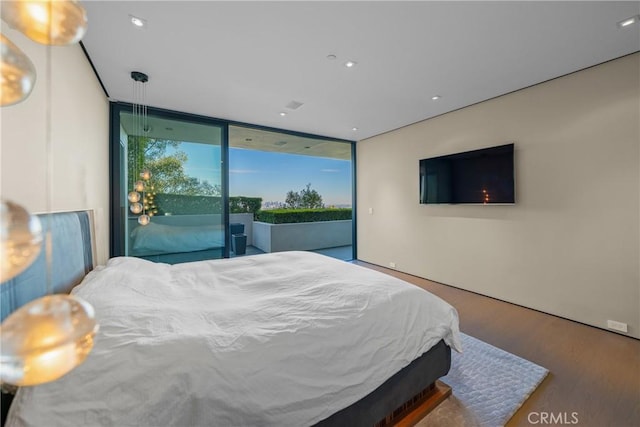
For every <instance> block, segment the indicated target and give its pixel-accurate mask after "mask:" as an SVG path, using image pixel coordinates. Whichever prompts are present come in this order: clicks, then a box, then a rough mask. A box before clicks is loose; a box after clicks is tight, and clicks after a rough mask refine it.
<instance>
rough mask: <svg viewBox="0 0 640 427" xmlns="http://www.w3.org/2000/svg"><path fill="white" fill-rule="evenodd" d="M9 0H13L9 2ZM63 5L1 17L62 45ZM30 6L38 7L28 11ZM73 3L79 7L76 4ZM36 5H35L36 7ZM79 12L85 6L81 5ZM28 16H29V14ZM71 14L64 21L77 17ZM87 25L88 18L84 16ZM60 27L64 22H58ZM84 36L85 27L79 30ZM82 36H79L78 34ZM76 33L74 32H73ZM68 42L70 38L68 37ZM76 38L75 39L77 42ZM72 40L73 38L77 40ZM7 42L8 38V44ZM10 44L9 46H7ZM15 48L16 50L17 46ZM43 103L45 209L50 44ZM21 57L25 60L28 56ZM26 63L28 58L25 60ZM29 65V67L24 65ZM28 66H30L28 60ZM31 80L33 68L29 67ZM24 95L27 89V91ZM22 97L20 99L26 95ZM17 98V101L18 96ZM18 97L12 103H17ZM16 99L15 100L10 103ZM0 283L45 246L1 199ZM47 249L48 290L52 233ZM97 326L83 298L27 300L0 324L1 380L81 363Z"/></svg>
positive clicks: (24, 380) (48, 376)
mask: <svg viewBox="0 0 640 427" xmlns="http://www.w3.org/2000/svg"><path fill="white" fill-rule="evenodd" d="M9 3H11V4H9ZM62 3H73V4H75V3H76V2H58V1H47V2H32V1H19V2H13V1H12V2H9V1H3V2H2V17H3V19H5V20H6V21H7V22H8V23H10V24H12V25H13V26H15V27H16V28H18V29H19V30H20V31H22V32H23V33H25V34H26V35H27V36H29V37H30V38H32V39H33V40H35V41H39V42H42V41H40V40H39V39H38V37H36V35H37V34H40V33H42V32H43V31H44V33H45V35H49V37H48V38H47V37H45V40H47V41H48V43H47V44H61V43H60V41H61V40H62V37H63V36H64V35H65V34H67V33H68V31H66V30H65V31H63V30H61V29H60V28H62V27H60V28H59V27H58V25H59V24H60V22H61V21H63V20H64V19H66V18H64V17H63V15H61V14H60V11H61V10H67V11H68V10H71V9H68V5H67V6H64V5H63V4H62ZM31 6H33V7H34V8H36V9H29V7H31ZM75 6H77V5H75ZM38 8H39V9H38ZM23 9H24V10H27V9H29V10H30V11H31V12H34V11H35V10H39V12H37V13H36V12H34V13H36V14H35V15H34V16H35V18H43V17H44V18H47V19H48V21H47V23H46V26H45V27H44V29H43V28H42V27H40V23H38V22H39V21H38V20H37V19H36V21H38V22H36V21H32V20H30V19H29V17H28V16H27V15H22V14H20V13H18V12H20V11H22V10H23ZM82 14H84V10H83V9H82ZM29 16H31V15H29ZM73 16H75V15H73V14H71V15H70V17H69V18H68V19H70V20H71V21H74V20H77V19H76V18H77V16H76V18H74V17H73ZM84 23H85V24H84V27H85V28H86V17H84ZM60 25H62V24H60ZM82 34H84V29H83V30H82ZM82 34H80V36H79V37H81V36H82ZM76 35H77V32H76ZM5 40H6V38H5V37H4V36H2V66H3V68H2V89H3V93H2V101H3V102H2V105H3V106H4V105H10V104H8V103H7V104H5V102H4V101H5V92H4V89H5V77H7V76H10V75H11V74H9V73H5V70H6V69H5V63H9V64H11V63H15V61H13V62H11V61H10V58H11V56H10V54H9V53H6V54H5V52H9V51H5ZM69 40H71V39H69ZM78 40H79V38H78V39H77V40H75V41H78ZM75 41H74V42H75ZM9 43H10V42H9ZM9 47H11V46H9ZM16 49H17V48H16ZM46 53H47V73H46V80H47V88H48V90H47V106H46V123H47V124H46V151H47V159H48V160H47V176H48V178H49V179H47V181H46V182H47V187H46V188H47V190H46V195H47V196H46V198H47V211H48V212H50V211H51V204H52V203H51V195H52V192H51V188H50V186H51V182H52V179H51V159H52V156H51V153H52V141H51V115H52V111H51V62H52V61H51V48H50V47H49V48H48V49H47V52H46ZM25 59H26V60H27V61H28V58H26V56H25ZM28 63H29V64H30V63H31V61H28ZM27 68H28V67H27ZM31 68H33V65H32V64H31ZM32 74H33V80H35V71H33V73H32ZM26 95H28V93H27V94H26ZM26 95H25V96H23V97H22V98H20V99H24V97H26ZM20 99H19V100H20ZM19 100H18V101H16V102H19ZM14 103H15V102H14ZM0 214H1V221H0V250H1V252H0V260H1V262H0V266H1V269H0V283H5V282H6V281H7V280H9V279H11V278H13V277H15V276H16V275H18V274H20V273H21V272H22V271H24V270H25V269H26V268H27V266H29V265H30V264H31V263H32V262H33V261H34V260H35V259H36V257H37V255H38V253H39V252H40V251H41V247H42V245H43V233H42V226H41V224H40V222H39V220H38V219H37V217H35V216H33V215H31V214H29V213H28V212H27V211H26V210H25V209H24V208H23V207H21V206H19V205H17V204H16V203H13V202H9V201H0ZM44 237H45V238H46V239H47V241H46V242H45V244H44V247H45V248H46V267H47V271H46V280H47V290H48V293H49V294H51V281H52V266H51V262H52V259H51V247H52V245H51V241H50V239H51V234H50V233H48V234H46V235H45V236H44ZM97 330H98V324H97V323H96V320H95V315H94V310H93V307H91V305H90V304H89V303H87V302H86V301H84V300H82V299H81V298H78V297H75V296H71V295H63V294H56V295H48V296H45V297H41V298H38V299H36V300H33V301H31V302H30V303H28V304H25V305H23V306H22V307H20V308H18V309H17V310H15V311H14V312H13V313H11V315H9V316H8V317H7V318H6V319H5V320H4V321H3V322H2V324H1V325H0V383H7V384H12V385H17V386H24V385H36V384H42V383H46V382H49V381H53V380H55V379H57V378H60V377H61V376H62V375H64V374H66V373H67V372H69V371H71V370H72V369H74V368H75V367H76V366H78V365H79V364H81V363H82V362H83V361H84V360H85V358H86V357H87V355H88V354H89V352H90V351H91V349H92V348H93V337H94V336H95V334H96V332H97Z"/></svg>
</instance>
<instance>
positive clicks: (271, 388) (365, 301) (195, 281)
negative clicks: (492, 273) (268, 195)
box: [7, 252, 460, 426]
mask: <svg viewBox="0 0 640 427" xmlns="http://www.w3.org/2000/svg"><path fill="white" fill-rule="evenodd" d="M72 293H74V294H76V295H78V296H80V297H82V298H84V299H85V300H87V301H89V302H90V303H91V304H93V306H94V308H95V310H96V317H97V320H98V322H99V323H100V331H99V332H98V335H97V336H96V343H95V346H94V349H93V351H92V353H91V354H90V355H89V357H88V358H87V360H86V361H85V362H84V364H83V365H81V366H80V367H78V368H77V369H76V370H74V371H72V372H71V373H69V374H68V375H66V376H65V377H63V378H61V379H60V380H58V381H55V382H52V383H49V384H44V385H41V386H37V387H25V388H21V389H20V390H19V391H18V394H17V395H16V397H15V399H14V402H13V405H12V407H11V411H10V413H9V417H8V420H7V421H8V422H7V425H8V426H23V425H118V426H125V425H150V426H151V425H163V426H168V425H176V426H198V425H224V426H229V425H234V426H235V425H242V426H257V425H260V426H268V425H273V426H289V425H290V426H305V425H323V426H329V425H374V424H376V423H378V422H380V421H383V420H384V419H385V417H386V416H387V415H388V414H389V413H391V412H393V410H395V409H396V408H398V407H399V406H401V405H402V404H403V403H404V402H406V401H407V400H409V399H410V398H411V397H412V396H415V395H417V394H418V393H420V392H421V391H423V390H425V389H428V388H429V387H432V386H431V385H432V384H433V383H434V382H435V380H436V379H437V378H439V377H441V376H443V375H445V374H446V373H447V371H448V369H449V366H450V351H451V350H450V348H453V349H456V350H460V341H459V332H458V318H457V313H456V312H455V309H453V307H451V306H450V305H448V304H447V303H445V302H444V301H442V300H440V299H439V298H437V297H435V296H434V295H432V294H430V293H428V292H426V291H424V290H422V289H420V288H418V287H415V286H413V285H410V284H408V283H406V282H403V281H401V280H398V279H395V278H392V277H390V276H387V275H384V274H381V273H379V272H375V271H373V270H369V269H366V268H363V267H359V266H356V265H353V264H350V263H346V262H343V261H338V260H335V259H332V258H328V257H325V256H322V255H318V254H314V253H308V252H282V253H273V254H264V255H256V256H248V257H242V258H234V259H222V260H213V261H199V262H193V263H184V264H177V265H168V264H159V263H152V262H150V261H147V260H143V259H138V258H128V257H120V258H113V259H111V260H109V262H108V263H107V265H105V266H101V267H97V268H96V269H95V270H94V271H92V272H91V273H89V274H88V275H87V276H86V277H85V278H84V280H83V281H82V283H81V284H80V285H78V286H76V287H75V288H74V289H73V290H72Z"/></svg>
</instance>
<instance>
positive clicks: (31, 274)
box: [0, 211, 451, 427]
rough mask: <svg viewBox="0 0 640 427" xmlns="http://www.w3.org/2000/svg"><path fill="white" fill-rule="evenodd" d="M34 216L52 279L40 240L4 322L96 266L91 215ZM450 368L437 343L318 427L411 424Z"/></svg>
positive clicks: (444, 390) (445, 392)
mask: <svg viewBox="0 0 640 427" xmlns="http://www.w3.org/2000/svg"><path fill="white" fill-rule="evenodd" d="M38 216H39V218H40V220H41V222H42V225H43V231H45V233H50V236H51V239H50V241H51V260H52V262H51V273H52V274H51V277H50V278H47V259H46V251H45V247H46V243H45V242H43V247H42V251H41V253H40V254H39V256H38V258H37V259H36V261H35V262H34V263H33V264H32V265H31V266H30V267H29V268H27V270H25V271H24V272H23V273H21V274H20V275H18V276H17V277H15V278H13V279H11V280H9V281H7V282H5V283H3V284H2V285H1V286H0V302H1V319H2V320H4V319H5V318H6V317H7V316H8V315H9V314H10V313H11V312H13V311H14V310H16V309H17V308H19V307H21V306H22V305H24V304H26V303H28V302H29V301H31V300H34V299H36V298H39V297H41V296H44V295H46V294H48V293H67V292H69V291H70V290H71V289H72V288H73V287H74V286H75V285H77V284H78V283H80V281H82V279H83V278H84V276H85V275H86V274H87V273H88V272H89V271H91V270H92V269H93V267H94V259H95V245H94V243H93V242H94V239H93V238H92V237H93V229H94V225H93V211H78V212H61V213H54V214H43V215H38ZM45 241H46V239H45ZM49 279H50V285H49V284H48V280H49ZM49 288H50V290H49ZM450 366H451V349H450V348H449V346H448V345H446V344H445V343H444V341H440V342H439V343H438V344H436V345H435V346H434V347H433V348H431V349H430V350H429V351H428V352H426V353H425V354H423V355H422V356H420V357H419V358H418V359H416V360H414V361H413V362H412V363H411V364H409V365H408V366H407V367H405V368H404V369H402V370H401V371H399V372H398V373H396V374H395V375H394V376H393V377H391V378H389V379H388V380H387V381H386V382H385V383H383V384H382V385H381V386H380V387H378V388H377V389H376V390H374V391H373V392H371V393H370V394H369V395H367V396H365V397H364V398H362V399H361V400H359V401H358V402H355V403H354V404H352V405H350V406H348V407H347V408H345V409H343V410H341V411H339V412H337V413H335V414H333V415H332V416H330V417H328V418H326V419H325V420H323V421H321V422H319V423H318V424H316V426H318V427H332V426H344V425H349V426H376V427H386V426H390V425H399V426H411V425H414V424H416V423H417V422H418V421H419V420H420V419H422V418H423V417H424V416H425V415H426V414H427V413H428V412H429V411H430V410H431V409H433V408H435V407H436V406H437V405H438V404H439V403H440V402H442V401H443V400H444V399H446V398H447V397H448V396H449V395H450V394H451V389H450V388H449V387H448V386H446V385H444V384H442V383H441V382H439V381H437V380H438V378H440V377H442V376H444V375H446V374H447V373H448V372H449V368H450ZM10 401H11V396H9V395H7V394H5V393H2V425H4V421H5V419H6V411H7V410H8V407H9V404H10Z"/></svg>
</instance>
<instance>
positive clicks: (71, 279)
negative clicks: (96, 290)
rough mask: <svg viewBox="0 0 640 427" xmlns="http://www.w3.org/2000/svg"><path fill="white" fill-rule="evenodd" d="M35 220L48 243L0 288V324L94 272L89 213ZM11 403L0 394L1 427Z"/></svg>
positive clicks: (73, 213) (5, 393)
mask: <svg viewBox="0 0 640 427" xmlns="http://www.w3.org/2000/svg"><path fill="white" fill-rule="evenodd" d="M38 218H39V219H40V222H41V224H42V231H43V234H44V235H45V236H50V239H47V238H45V239H43V242H42V247H41V249H40V254H38V257H37V258H36V260H35V261H34V262H33V263H32V264H31V265H30V266H29V267H28V268H27V269H26V270H25V271H24V272H22V273H20V274H19V275H18V276H16V277H14V278H13V279H10V280H7V281H6V282H3V283H2V284H1V285H0V320H4V319H5V318H6V317H7V316H8V315H9V314H11V313H12V312H13V311H14V310H16V309H18V308H20V307H22V306H23V305H25V304H26V303H28V302H29V301H32V300H34V299H37V298H40V297H42V296H45V295H47V294H49V293H68V292H69V291H70V290H71V289H72V288H73V287H74V286H75V285H77V284H78V283H80V282H81V281H82V279H83V278H84V276H85V275H86V274H87V273H89V272H90V271H91V270H93V267H94V259H95V253H96V248H95V243H94V239H93V235H94V232H93V231H94V220H93V218H94V216H93V211H92V210H88V211H77V212H56V213H52V214H40V215H38ZM47 240H49V241H50V242H51V244H50V248H51V275H50V277H47V276H48V274H47V270H48V268H47V255H46V247H47ZM7 390H10V388H7ZM12 400H13V395H12V394H10V393H7V392H5V390H3V392H2V417H1V422H0V425H1V426H4V423H5V420H6V418H7V413H8V411H9V407H10V406H11V401H12Z"/></svg>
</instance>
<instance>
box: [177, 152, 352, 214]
mask: <svg viewBox="0 0 640 427" xmlns="http://www.w3.org/2000/svg"><path fill="white" fill-rule="evenodd" d="M179 150H181V151H184V152H185V153H186V154H187V156H188V158H189V159H188V160H187V162H186V163H185V173H186V174H187V175H189V176H193V177H196V178H199V179H201V180H206V181H209V182H210V183H211V184H219V183H220V146H214V145H208V144H198V143H184V142H183V143H182V144H181V146H180V148H179ZM167 151H169V150H167ZM168 154H170V153H168ZM229 170H230V181H229V194H230V195H231V196H247V197H262V201H263V202H278V201H279V202H284V200H285V197H286V195H287V192H288V191H290V190H293V191H300V190H302V189H303V188H305V187H306V186H307V184H311V188H312V189H314V190H316V191H317V192H318V193H319V194H320V195H321V196H322V201H323V202H324V204H325V206H330V205H348V206H351V162H350V161H348V160H337V159H327V158H321V157H312V156H303V155H297V154H282V153H273V152H265V151H255V150H246V149H240V148H230V149H229Z"/></svg>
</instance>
